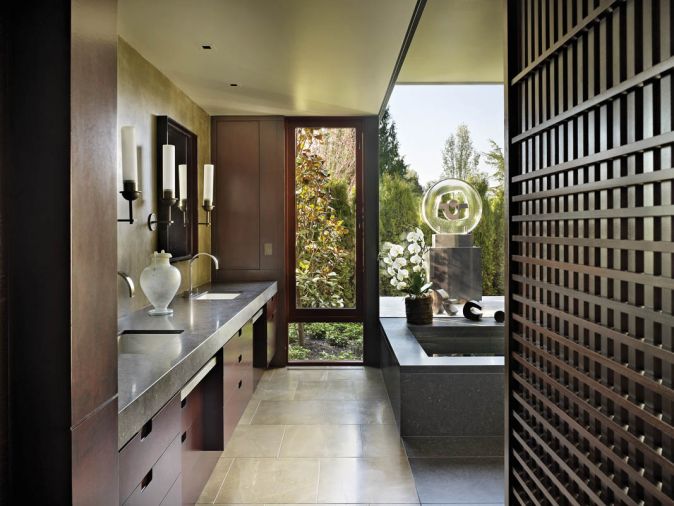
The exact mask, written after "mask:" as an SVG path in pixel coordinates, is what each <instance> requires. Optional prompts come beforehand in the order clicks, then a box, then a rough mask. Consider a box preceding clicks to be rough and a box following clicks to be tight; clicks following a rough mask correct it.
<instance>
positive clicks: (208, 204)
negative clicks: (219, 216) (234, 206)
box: [199, 163, 215, 227]
mask: <svg viewBox="0 0 674 506" xmlns="http://www.w3.org/2000/svg"><path fill="white" fill-rule="evenodd" d="M214 172H215V167H214V166H213V164H211V163H207V164H206V165H204V203H203V204H202V206H201V207H202V209H203V210H204V211H206V221H204V222H201V221H200V222H199V225H206V226H207V227H210V226H211V212H212V211H213V209H215V204H213V175H214Z"/></svg>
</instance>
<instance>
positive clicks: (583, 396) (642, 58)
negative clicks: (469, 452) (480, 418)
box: [507, 0, 674, 505]
mask: <svg viewBox="0 0 674 506" xmlns="http://www.w3.org/2000/svg"><path fill="white" fill-rule="evenodd" d="M673 4H674V2H672V0H511V1H509V12H508V32H509V46H510V47H509V50H508V55H509V56H508V58H509V61H508V77H507V79H508V90H507V100H508V140H509V145H508V154H507V156H508V166H509V183H508V195H509V244H508V248H509V265H508V270H509V273H508V278H509V288H508V291H509V301H508V304H509V309H510V313H511V315H512V316H511V320H510V321H509V323H508V346H509V349H508V374H509V385H508V388H509V393H508V396H509V397H508V403H509V410H510V419H509V456H508V460H509V473H510V474H509V484H510V500H511V501H512V502H513V503H517V504H520V503H522V504H551V503H554V504H583V505H584V504H621V505H622V504H625V505H627V504H630V505H632V504H634V505H637V504H648V505H650V504H654V505H664V504H674V347H673V344H674V241H673V239H674V236H673V228H674V195H673V192H672V181H673V180H674V165H673V163H672V149H674V106H673V105H672V97H673V96H674V36H673V35H672V28H674V5H673Z"/></svg>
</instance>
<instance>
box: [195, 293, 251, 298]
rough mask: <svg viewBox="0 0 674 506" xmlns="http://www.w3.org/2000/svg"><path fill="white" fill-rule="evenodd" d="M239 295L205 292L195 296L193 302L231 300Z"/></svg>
mask: <svg viewBox="0 0 674 506" xmlns="http://www.w3.org/2000/svg"><path fill="white" fill-rule="evenodd" d="M239 295H241V294H240V293H211V292H206V293H202V294H201V295H197V296H196V297H195V298H194V300H232V299H236V298H237V297H238V296H239Z"/></svg>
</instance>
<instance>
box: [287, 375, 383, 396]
mask: <svg viewBox="0 0 674 506" xmlns="http://www.w3.org/2000/svg"><path fill="white" fill-rule="evenodd" d="M370 399H380V400H387V399H388V394H387V393H386V388H385V387H384V384H383V383H376V382H371V381H361V380H325V381H300V382H299V385H298V386H297V389H296V391H295V397H294V400H298V401H309V400H370Z"/></svg>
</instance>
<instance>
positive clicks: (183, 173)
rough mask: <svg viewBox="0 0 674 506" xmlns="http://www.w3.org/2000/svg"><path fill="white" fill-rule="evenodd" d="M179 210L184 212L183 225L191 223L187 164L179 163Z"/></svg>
mask: <svg viewBox="0 0 674 506" xmlns="http://www.w3.org/2000/svg"><path fill="white" fill-rule="evenodd" d="M177 207H178V210H179V211H180V212H181V213H183V227H187V225H188V223H189V214H188V211H189V209H188V205H187V164H186V163H181V164H180V165H178V205H177Z"/></svg>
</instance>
